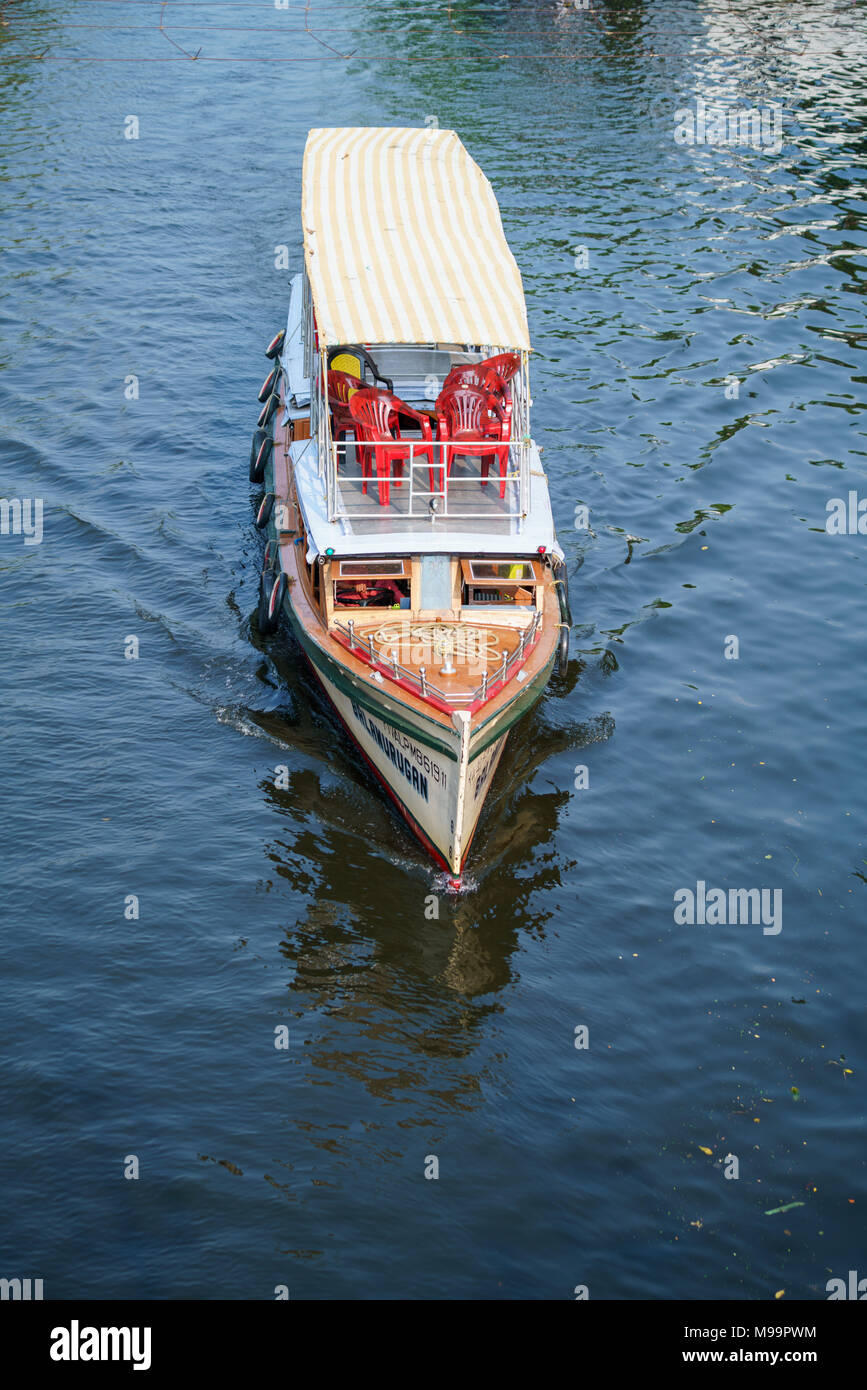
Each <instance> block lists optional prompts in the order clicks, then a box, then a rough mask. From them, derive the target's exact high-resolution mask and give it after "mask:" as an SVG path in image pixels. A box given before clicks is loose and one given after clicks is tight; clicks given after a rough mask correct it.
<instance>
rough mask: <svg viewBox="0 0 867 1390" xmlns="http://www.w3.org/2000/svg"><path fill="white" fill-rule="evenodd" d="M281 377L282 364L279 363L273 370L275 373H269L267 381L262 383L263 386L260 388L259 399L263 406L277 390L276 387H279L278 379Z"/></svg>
mask: <svg viewBox="0 0 867 1390" xmlns="http://www.w3.org/2000/svg"><path fill="white" fill-rule="evenodd" d="M279 376H280V364H279V363H278V364H277V366H276V367H275V368H274V369H273V371H270V372H269V373H268V375H267V376H266V378H265V380H264V381H263V382H262V385H261V386H260V388H259V395H258V397H257V399H258V400H259V401H260V402H261V403H262V404H263V405H264V403H265V401H267V399H268V397H269V396H270V395H271V393H272V392H273V391H274V390H275V388H276V386H277V379H278V377H279Z"/></svg>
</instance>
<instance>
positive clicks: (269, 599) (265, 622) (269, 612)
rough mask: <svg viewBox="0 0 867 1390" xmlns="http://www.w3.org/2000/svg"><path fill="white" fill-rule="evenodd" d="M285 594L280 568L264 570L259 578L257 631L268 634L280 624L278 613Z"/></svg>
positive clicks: (284, 581)
mask: <svg viewBox="0 0 867 1390" xmlns="http://www.w3.org/2000/svg"><path fill="white" fill-rule="evenodd" d="M285 596H286V576H285V574H284V573H283V571H282V570H280V571H279V573H276V572H275V571H274V570H264V571H263V572H262V575H261V577H260V579H259V607H258V610H257V612H256V620H257V623H258V626H259V631H260V632H261V633H264V634H265V635H266V636H268V635H269V634H270V633H272V632H276V631H277V628H278V627H279V625H280V613H281V611H282V608H283V599H284V598H285Z"/></svg>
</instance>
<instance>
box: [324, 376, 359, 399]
mask: <svg viewBox="0 0 867 1390" xmlns="http://www.w3.org/2000/svg"><path fill="white" fill-rule="evenodd" d="M360 390H361V378H360V377H357V376H352V375H351V374H350V373H349V372H343V371H329V373H328V394H329V396H333V397H334V399H335V400H336V401H339V402H340V404H341V405H348V404H349V402H350V400H351V399H352V396H353V394H354V393H355V392H356V391H360Z"/></svg>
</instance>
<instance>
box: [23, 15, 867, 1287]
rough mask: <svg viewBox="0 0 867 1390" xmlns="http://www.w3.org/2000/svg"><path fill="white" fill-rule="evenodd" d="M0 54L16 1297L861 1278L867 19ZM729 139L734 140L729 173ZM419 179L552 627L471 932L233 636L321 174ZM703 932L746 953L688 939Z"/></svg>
mask: <svg viewBox="0 0 867 1390" xmlns="http://www.w3.org/2000/svg"><path fill="white" fill-rule="evenodd" d="M0 19H2V22H0V129H2V136H0V199H2V210H3V238H2V247H3V257H2V265H0V335H2V345H0V419H2V442H0V467H2V476H0V490H2V496H3V497H4V498H6V499H11V498H19V499H30V500H31V502H32V503H33V505H34V506H35V505H36V503H37V499H39V500H41V503H42V507H43V522H42V531H43V534H42V537H41V542H40V543H38V544H37V543H28V541H29V542H35V541H36V540H37V539H38V536H37V534H36V533H35V527H34V534H32V535H31V536H30V537H27V536H25V535H24V534H22V533H19V534H15V528H14V526H12V523H11V521H10V527H11V530H10V534H4V535H3V537H2V540H0V562H2V612H3V633H4V636H3V644H4V661H3V664H2V680H3V692H2V707H3V713H4V718H3V721H2V726H3V734H4V742H3V771H4V778H3V784H4V793H5V797H4V800H5V816H4V828H5V833H4V840H5V848H6V855H5V856H4V859H5V889H4V903H5V907H6V913H5V917H6V922H5V929H4V931H3V933H2V937H0V972H2V982H3V985H2V998H3V1005H2V1023H3V1034H4V1048H3V1050H4V1065H3V1068H2V1074H0V1094H2V1113H3V1117H4V1126H3V1142H2V1147H0V1183H2V1191H3V1194H4V1203H3V1205H4V1217H3V1223H2V1227H3V1234H2V1240H0V1251H2V1266H3V1267H2V1268H0V1275H2V1276H3V1277H41V1278H43V1279H44V1281H45V1296H46V1297H48V1298H73V1297H85V1298H97V1297H119V1298H131V1297H146V1298H193V1297H199V1298H225V1297H230V1298H240V1299H263V1298H264V1299H270V1298H273V1297H274V1291H275V1288H277V1287H278V1286H285V1288H286V1289H288V1291H289V1293H290V1295H291V1297H293V1298H316V1299H335V1298H361V1299H367V1298H400V1297H409V1298H419V1299H455V1298H459V1299H490V1298H513V1299H570V1298H574V1297H575V1292H574V1290H575V1289H576V1287H582V1286H583V1287H586V1289H587V1290H588V1291H589V1296H590V1297H591V1299H598V1298H609V1299H633V1298H650V1299H706V1298H724V1299H755V1300H764V1299H772V1298H773V1297H774V1294H775V1293H777V1292H779V1291H780V1290H785V1297H786V1298H789V1299H791V1298H824V1297H825V1296H826V1293H825V1284H826V1281H827V1280H828V1279H829V1278H830V1277H832V1276H842V1277H844V1278H845V1277H846V1274H847V1271H848V1270H849V1269H850V1268H855V1269H858V1270H859V1272H860V1274H861V1275H867V1246H865V1238H864V1237H865V1221H864V1214H865V1205H867V1191H865V1181H864V1178H865V1144H864V1077H865V1067H867V1055H865V1036H864V1000H865V994H867V989H865V985H867V980H865V952H864V946H863V941H864V922H865V914H864V894H865V885H867V848H865V842H864V814H865V797H864V781H865V767H864V732H863V731H864V713H863V709H864V701H863V687H864V674H865V624H864V585H865V547H867V538H865V536H863V535H859V534H858V533H857V511H856V512H855V513H854V517H855V521H856V525H855V527H854V528H853V530H854V534H852V533H846V534H830V533H829V532H828V530H827V529H826V517H827V514H828V512H827V508H828V503H829V501H830V500H831V499H833V498H840V499H843V500H844V501H845V502H846V505H847V508H848V500H849V494H850V493H852V492H854V493H856V494H857V496H856V498H855V499H854V504H855V507H857V500H858V497H860V496H862V495H863V496H867V477H865V471H867V470H865V460H867V443H865V432H864V428H863V415H862V411H863V408H864V404H865V379H867V378H865V364H867V359H865V346H867V325H865V322H864V312H863V300H862V298H861V296H862V293H863V283H864V281H863V251H864V246H865V228H864V210H865V198H864V152H865V146H864V136H863V129H862V122H863V114H864V105H863V102H864V98H863V81H864V63H865V53H867V23H865V8H864V6H863V5H858V4H855V5H853V4H848V3H842V2H841V3H834V2H833V0H812V2H811V3H809V4H807V3H798V0H767V2H766V3H756V2H755V0H739V2H738V3H726V2H725V0H672V3H668V2H667V0H655V2H654V0H647V3H638V2H637V0H636V3H620V4H614V3H611V4H604V3H601V0H596V3H595V7H594V8H593V9H592V10H587V11H585V10H584V9H583V8H582V7H581V6H580V5H578V6H570V5H567V4H565V3H557V4H554V3H548V0H539V2H538V3H528V0H502V3H460V0H455V3H452V4H451V5H449V4H447V3H442V2H441V0H435V3H432V4H430V5H426V6H424V7H414V6H412V5H411V4H409V3H402V4H398V3H374V0H357V3H354V4H352V5H349V4H346V3H344V2H343V0H341V2H340V3H338V0H333V2H332V0H328V2H326V0H313V3H312V4H310V5H308V6H307V7H304V6H303V5H302V4H301V3H300V0H292V3H291V5H290V6H289V7H288V8H286V9H283V8H278V7H277V6H276V5H274V4H271V3H267V0H261V2H260V3H257V0H245V2H243V3H242V0H234V2H231V3H230V0H208V3H206V4H205V3H177V2H173V3H171V4H169V5H167V6H163V5H161V4H160V3H156V2H154V3H151V0H142V3H139V4H135V3H132V0H103V3H99V4H96V3H92V0H60V3H57V4H51V5H49V4H47V3H35V2H34V3H26V4H25V3H13V2H12V0H7V3H5V4H3V5H2V6H0ZM161 25H162V27H160V26H161ZM702 103H703V104H704V105H702ZM717 108H722V110H723V112H724V113H731V112H733V111H735V112H736V111H744V110H746V111H750V110H754V111H755V112H756V117H755V121H754V120H753V118H752V117H749V116H748V117H747V119H746V122H745V125H744V126H743V127H741V126H738V127H737V128H736V129H735V131H734V134H735V136H736V137H737V139H736V140H732V141H731V142H729V143H726V144H722V143H720V142H719V141H718V140H717V139H716V138H715V134H714V132H715V131H716V134H719V126H718V124H717V125H716V126H715V125H714V121H718V117H715V116H714V115H713V112H714V111H715V110H716V109H717ZM684 112H687V113H688V115H684ZM708 113H710V117H709V116H708ZM133 118H135V119H133ZM434 123H438V125H439V126H440V127H442V128H451V129H455V130H456V131H457V132H458V133H459V134H460V136H461V138H462V140H463V141H464V143H465V144H466V145H467V147H468V149H469V150H470V152H471V153H472V154H473V156H474V157H475V158H476V159H477V160H478V162H479V163H480V164H481V166H482V168H483V169H484V171H485V173H486V174H487V175H488V177H489V178H490V179H491V181H492V183H493V185H494V188H495V191H496V193H497V196H498V198H499V201H500V204H501V208H502V211H503V219H504V224H505V228H506V233H507V236H508V238H509V241H510V244H511V246H512V248H513V250H514V252H515V256H516V258H517V261H518V264H519V266H520V267H521V270H522V273H523V276H524V284H525V290H526V295H527V303H528V313H529V320H530V328H531V336H532V339H533V344H534V349H535V352H534V358H533V392H534V433H535V435H536V438H537V440H538V441H539V443H540V444H541V445H542V446H543V448H544V454H543V459H544V462H545V464H546V467H547V470H548V473H549V476H550V483H551V492H552V500H553V507H554V514H555V519H556V523H557V526H558V531H559V536H560V540H561V544H562V545H563V548H564V550H565V552H566V555H567V559H568V563H569V569H570V576H571V597H572V607H573V617H574V622H575V627H574V630H573V634H572V663H571V665H570V669H569V672H568V674H567V676H566V677H565V678H564V679H562V680H560V681H559V682H555V683H554V684H553V685H552V686H551V688H550V690H549V692H548V694H547V695H546V697H545V698H544V700H543V701H542V703H541V704H540V705H539V706H538V707H537V709H536V710H535V711H534V713H533V714H532V715H531V716H530V717H529V718H528V719H527V720H526V722H525V723H524V724H523V725H522V726H520V727H519V728H518V730H517V731H516V732H515V733H514V734H513V736H512V739H511V743H510V745H509V747H508V749H507V752H506V755H505V756H504V758H503V761H502V763H501V766H500V769H499V771H498V774H497V777H496V781H495V783H494V787H493V790H492V793H491V796H490V798H489V802H488V806H487V811H486V814H485V816H484V819H483V822H482V825H481V827H480V830H479V833H478V835H477V837H476V840H475V843H474V847H473V851H472V854H471V857H470V862H469V883H468V891H466V892H464V893H462V894H461V895H459V896H456V895H454V894H449V893H448V892H446V891H445V888H444V886H443V883H442V880H441V879H440V878H439V876H438V875H437V873H436V871H435V870H434V868H433V867H432V866H431V865H430V864H429V863H428V862H427V860H426V858H425V856H424V854H423V852H422V851H421V850H420V849H419V848H418V847H417V846H416V844H415V843H414V841H413V840H412V839H411V838H410V837H409V836H408V834H407V833H406V832H405V830H404V828H403V826H402V824H401V823H399V822H398V821H397V820H396V819H395V817H394V816H393V814H392V812H391V810H390V809H389V807H388V806H387V805H386V804H385V802H384V800H383V798H382V796H381V794H380V792H379V791H378V790H377V788H376V786H375V785H373V784H372V783H371V781H370V779H369V778H368V776H367V774H366V773H365V772H364V770H363V769H362V768H361V767H360V766H359V760H358V758H357V755H356V754H354V753H353V750H352V748H351V747H350V746H349V745H348V744H347V742H346V741H345V739H344V736H343V735H342V734H341V733H340V732H339V731H338V730H337V728H336V727H335V724H334V722H333V721H332V719H331V717H330V716H329V714H328V712H327V709H326V708H325V707H324V706H323V703H322V702H321V700H319V699H318V698H317V697H316V695H315V693H314V691H313V690H312V689H311V685H310V680H309V677H308V674H307V672H306V670H305V669H304V668H302V665H301V663H300V661H299V659H298V657H297V653H296V652H295V651H294V650H293V649H292V647H291V644H290V643H289V641H288V639H287V638H286V637H285V635H284V636H283V637H278V638H277V639H269V640H268V641H267V642H264V641H263V640H262V639H261V638H260V637H259V636H258V634H257V633H256V631H255V627H254V625H251V618H252V615H253V611H254V608H255V603H256V590H257V577H258V566H259V563H260V560H259V557H260V542H259V537H258V534H257V533H256V532H255V530H254V528H253V526H252V518H251V509H250V500H249V485H248V482H247V456H248V450H249V439H250V433H251V430H252V428H253V426H254V424H255V419H256V415H257V413H258V409H259V407H258V405H257V404H256V391H257V389H258V387H259V385H260V382H261V380H262V378H263V376H264V375H265V372H266V369H267V363H266V361H265V358H264V356H263V353H262V348H263V346H264V344H265V343H266V342H267V341H268V339H269V338H270V337H271V335H272V334H273V333H274V332H275V331H276V330H277V329H278V328H279V327H280V326H281V325H282V323H283V321H284V319H285V312H286V307H287V275H288V274H289V273H291V272H294V271H297V269H298V268H299V265H300V247H301V235H300V217H299V203H300V165H301V155H302V150H303V146H304V141H305V138H306V134H307V130H308V129H309V128H310V127H313V126H320V125H418V126H423V125H425V124H427V125H432V124H434ZM690 127H691V131H690ZM727 129H728V127H727ZM690 133H691V134H692V142H691V143H690V140H689V136H690ZM676 136H677V138H676ZM699 136H703V138H702V139H701V140H699V138H698V137H699ZM280 247H285V248H287V249H286V252H285V253H284V254H283V255H281V253H280V251H279V250H278V248H280ZM285 261H288V267H289V269H288V271H287V269H286V267H285V264H284V262H285ZM278 267H279V268H278ZM24 515H25V516H26V511H25V513H24ZM35 516H36V511H33V512H31V517H32V518H33V519H34V520H35ZM10 517H11V518H12V519H13V520H14V517H13V513H10ZM585 523H586V524H585ZM131 639H137V643H138V656H137V658H131V657H127V656H126V655H125V653H128V652H132V651H133V650H134V649H135V645H136V643H135V642H132V641H131ZM277 766H282V767H285V768H286V769H287V772H286V775H285V778H284V780H285V781H287V782H288V788H287V789H283V790H277V789H276V787H275V784H274V783H275V771H274V770H275V768H276V767H277ZM576 769H586V772H585V771H576ZM576 783H577V784H578V785H577V786H576ZM698 883H702V884H705V885H706V886H707V891H708V892H710V890H711V888H713V887H718V888H722V889H725V890H729V889H738V888H742V889H751V888H765V889H768V890H770V892H771V893H775V892H778V893H779V894H780V897H779V898H778V899H776V900H774V899H770V898H769V899H768V901H776V902H777V903H778V905H779V911H778V912H776V914H775V915H774V917H773V919H771V918H770V917H769V919H768V921H769V922H770V929H769V930H765V926H766V925H767V923H762V922H761V921H736V922H729V923H728V924H722V923H714V924H708V923H707V922H705V923H702V922H695V923H694V924H691V923H689V922H686V923H684V922H681V921H678V920H675V896H674V895H675V894H676V893H677V892H678V891H679V890H680V889H686V888H689V889H691V890H693V892H698V891H700V890H697V888H696V885H697V884H698ZM134 899H135V901H133V900H134ZM136 903H137V906H136ZM136 913H137V915H136ZM681 915H683V914H681ZM282 1028H286V1029H288V1033H287V1034H283V1033H281V1032H279V1031H277V1030H280V1029H282ZM582 1029H586V1030H587V1032H586V1033H584V1032H582V1031H578V1032H576V1030H582ZM284 1038H285V1040H286V1041H287V1045H286V1046H285V1047H283V1046H278V1045H275V1044H279V1043H281V1042H282V1041H283V1040H284ZM585 1043H586V1045H583V1044H585ZM433 1160H436V1163H434V1162H433ZM732 1160H737V1162H736V1163H734V1162H733V1161H732ZM136 1163H137V1166H138V1178H137V1179H136V1178H133V1177H127V1176H125V1174H129V1173H133V1172H134V1171H135V1169H136ZM437 1166H438V1177H436V1178H433V1177H431V1176H426V1174H431V1173H432V1172H433V1171H434V1169H435V1168H437ZM735 1173H737V1176H734V1174H735ZM792 1204H793V1205H792ZM781 1207H787V1208H789V1209H788V1210H786V1211H782V1212H781V1211H780V1210H779V1208H781Z"/></svg>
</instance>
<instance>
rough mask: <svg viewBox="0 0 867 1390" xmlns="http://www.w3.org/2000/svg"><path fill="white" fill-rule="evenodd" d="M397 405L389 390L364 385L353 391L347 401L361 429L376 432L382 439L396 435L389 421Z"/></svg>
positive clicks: (392, 437) (395, 398) (397, 402)
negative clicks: (360, 388)
mask: <svg viewBox="0 0 867 1390" xmlns="http://www.w3.org/2000/svg"><path fill="white" fill-rule="evenodd" d="M399 405H400V402H399V401H398V400H397V397H396V396H392V395H390V394H389V392H387V391H375V390H371V389H370V388H369V387H365V388H364V389H363V390H361V391H355V392H354V393H353V395H352V397H351V399H350V401H349V410H350V413H351V414H352V417H353V419H355V420H357V421H358V423H359V424H360V425H361V427H362V429H364V430H368V431H370V432H371V434H378V435H379V436H380V438H382V439H394V438H395V437H397V436H396V435H395V434H394V433H393V432H392V428H391V425H390V421H391V420H392V419H393V418H394V415H395V411H396V408H397V406H399ZM395 424H396V421H395Z"/></svg>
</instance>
